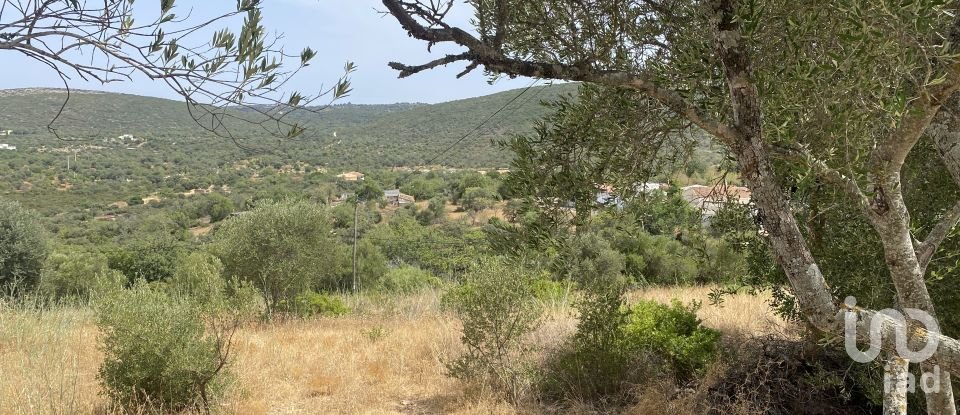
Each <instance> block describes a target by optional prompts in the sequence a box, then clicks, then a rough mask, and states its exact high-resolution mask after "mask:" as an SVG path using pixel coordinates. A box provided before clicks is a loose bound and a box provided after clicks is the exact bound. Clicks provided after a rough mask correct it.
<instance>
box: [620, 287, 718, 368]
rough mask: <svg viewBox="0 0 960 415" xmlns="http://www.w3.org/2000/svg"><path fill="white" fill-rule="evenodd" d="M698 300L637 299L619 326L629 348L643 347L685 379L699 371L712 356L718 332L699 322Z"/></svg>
mask: <svg viewBox="0 0 960 415" xmlns="http://www.w3.org/2000/svg"><path fill="white" fill-rule="evenodd" d="M699 308H700V304H699V303H693V304H691V305H689V306H684V305H683V304H681V303H680V301H678V300H673V301H672V302H671V305H669V306H668V305H665V304H661V303H658V302H656V301H640V302H639V303H637V304H636V305H634V306H633V307H632V308H631V309H630V312H629V314H628V318H627V321H626V325H625V326H624V327H623V330H624V333H625V336H624V337H625V339H626V340H627V342H628V345H627V348H628V349H630V350H646V351H650V352H653V353H655V354H657V355H658V356H660V357H662V358H664V359H666V360H667V362H668V363H669V365H668V367H669V368H670V369H671V370H672V372H673V373H672V374H673V375H674V376H675V378H676V379H677V380H678V381H680V382H686V381H689V380H691V379H693V378H694V377H695V376H696V375H698V374H701V373H702V372H703V370H704V369H705V368H706V367H707V365H708V364H709V363H710V362H712V361H713V359H714V358H715V357H716V353H717V346H718V343H719V341H720V332H718V331H716V330H712V329H708V328H706V327H703V326H702V325H701V321H700V319H699V318H698V317H697V314H696V312H697V310H698V309H699Z"/></svg>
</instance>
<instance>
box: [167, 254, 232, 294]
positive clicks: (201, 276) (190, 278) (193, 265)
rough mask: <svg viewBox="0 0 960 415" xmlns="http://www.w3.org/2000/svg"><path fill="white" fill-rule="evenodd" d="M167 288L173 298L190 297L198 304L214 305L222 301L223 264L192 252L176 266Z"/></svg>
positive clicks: (213, 257) (224, 286)
mask: <svg viewBox="0 0 960 415" xmlns="http://www.w3.org/2000/svg"><path fill="white" fill-rule="evenodd" d="M167 286H168V288H169V290H170V293H171V295H173V296H175V297H178V296H179V297H190V298H191V299H193V300H194V301H196V302H198V303H200V304H214V303H215V302H216V301H219V300H220V299H222V297H223V295H224V290H225V289H226V286H227V281H226V280H225V279H224V278H223V264H222V263H221V262H220V259H219V258H217V257H215V256H213V255H210V254H207V253H203V252H194V253H192V254H190V255H187V256H186V257H185V258H184V259H183V260H182V261H181V262H180V263H179V264H177V267H176V269H175V270H174V272H173V277H171V278H170V280H169V281H168V285H167Z"/></svg>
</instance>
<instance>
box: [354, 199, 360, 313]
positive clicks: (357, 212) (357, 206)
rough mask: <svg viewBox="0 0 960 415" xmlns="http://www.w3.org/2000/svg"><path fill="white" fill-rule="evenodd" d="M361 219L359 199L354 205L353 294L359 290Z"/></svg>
mask: <svg viewBox="0 0 960 415" xmlns="http://www.w3.org/2000/svg"><path fill="white" fill-rule="evenodd" d="M359 217H360V198H359V197H358V198H357V200H356V202H355V203H354V204H353V293H354V294H356V293H357V292H358V290H359V286H358V282H357V236H358V235H359V232H358V229H357V224H358V222H359V221H358V219H359Z"/></svg>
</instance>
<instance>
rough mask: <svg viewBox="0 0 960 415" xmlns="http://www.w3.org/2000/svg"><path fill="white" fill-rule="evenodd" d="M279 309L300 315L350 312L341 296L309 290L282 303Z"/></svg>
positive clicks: (310, 315)
mask: <svg viewBox="0 0 960 415" xmlns="http://www.w3.org/2000/svg"><path fill="white" fill-rule="evenodd" d="M279 311H282V312H287V313H292V314H295V315H297V316H300V317H313V316H319V315H323V316H340V315H344V314H347V313H349V312H350V309H349V308H347V306H346V305H345V304H344V303H343V300H341V299H340V297H337V296H335V295H330V294H319V293H315V292H312V291H307V292H303V293H300V294H298V295H297V296H296V297H294V298H293V299H292V300H288V301H284V302H282V303H281V304H280V308H279Z"/></svg>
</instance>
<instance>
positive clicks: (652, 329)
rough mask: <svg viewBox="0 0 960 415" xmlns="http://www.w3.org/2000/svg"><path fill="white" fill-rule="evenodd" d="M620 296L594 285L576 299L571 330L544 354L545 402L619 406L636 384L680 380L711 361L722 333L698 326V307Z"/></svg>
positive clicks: (611, 288)
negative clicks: (631, 302)
mask: <svg viewBox="0 0 960 415" xmlns="http://www.w3.org/2000/svg"><path fill="white" fill-rule="evenodd" d="M622 294H623V291H622V289H619V288H617V287H615V286H608V287H606V288H604V287H602V286H599V285H598V286H596V287H589V288H588V290H587V291H586V292H585V293H584V296H583V298H582V299H581V300H580V301H578V303H577V309H578V311H579V312H580V321H579V323H578V326H577V333H576V334H575V335H574V337H573V338H572V339H571V340H570V341H569V342H568V343H567V344H566V345H564V346H562V347H561V348H560V349H559V350H558V351H557V352H556V353H555V354H554V355H552V356H549V357H548V359H547V362H546V365H545V366H546V368H545V369H546V370H545V371H544V375H543V378H542V379H541V382H540V388H541V390H540V394H541V396H542V397H543V398H544V399H546V400H548V401H558V402H566V401H578V402H591V403H594V404H597V405H600V406H619V405H625V404H629V403H631V401H632V398H633V396H632V394H631V393H632V392H633V391H634V390H635V389H636V387H637V386H638V385H642V384H644V383H646V382H649V381H650V380H651V379H654V380H656V379H662V378H664V377H666V378H667V379H672V380H673V381H676V382H678V383H681V384H682V383H685V382H688V381H690V380H692V379H694V378H695V377H696V376H697V375H698V374H701V373H702V371H703V370H704V369H705V368H706V367H707V365H708V364H709V363H710V362H712V361H713V359H714V358H715V356H716V353H717V347H718V343H719V339H720V334H719V332H717V331H714V330H711V329H707V328H705V327H703V326H701V324H700V320H699V319H697V317H696V314H695V312H696V310H697V307H698V305H691V306H689V307H685V306H683V305H682V304H680V303H679V302H677V301H674V302H673V304H672V305H670V306H667V305H663V304H660V303H657V302H655V301H641V302H640V303H638V304H636V305H635V306H633V307H629V308H628V307H624V306H623V299H622V298H623V297H622Z"/></svg>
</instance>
